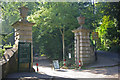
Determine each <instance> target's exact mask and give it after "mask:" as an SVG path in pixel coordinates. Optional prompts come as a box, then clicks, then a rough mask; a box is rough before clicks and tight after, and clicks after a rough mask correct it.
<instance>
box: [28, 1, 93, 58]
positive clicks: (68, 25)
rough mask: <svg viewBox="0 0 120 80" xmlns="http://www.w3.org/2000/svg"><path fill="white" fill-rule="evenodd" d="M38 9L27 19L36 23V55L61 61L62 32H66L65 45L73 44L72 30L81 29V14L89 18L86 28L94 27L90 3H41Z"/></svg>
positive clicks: (34, 35)
mask: <svg viewBox="0 0 120 80" xmlns="http://www.w3.org/2000/svg"><path fill="white" fill-rule="evenodd" d="M85 6H86V7H85ZM38 7H39V10H37V11H36V12H35V13H34V14H33V15H30V16H28V17H27V19H28V20H29V21H31V22H34V23H36V25H35V26H34V27H33V44H34V49H35V50H34V53H41V52H42V53H45V54H46V55H48V56H49V57H51V58H54V59H61V58H62V35H61V34H62V33H61V31H63V30H65V33H64V36H65V45H69V44H70V43H72V42H73V33H72V32H71V30H73V29H76V28H77V27H79V24H78V22H77V19H76V18H77V17H78V16H79V15H80V14H82V15H83V16H85V17H87V19H86V25H85V27H88V28H92V27H91V26H90V25H92V21H93V20H90V18H91V17H93V15H92V16H90V15H91V8H90V7H92V6H91V4H90V3H77V2H76V3H69V2H60V3H58V2H53V3H49V2H44V3H42V2H40V3H39V5H38ZM79 8H81V9H79ZM87 13H90V14H87ZM88 22H89V23H88ZM88 24H89V26H88ZM36 49H37V50H36Z"/></svg>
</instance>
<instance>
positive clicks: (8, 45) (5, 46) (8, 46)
mask: <svg viewBox="0 0 120 80" xmlns="http://www.w3.org/2000/svg"><path fill="white" fill-rule="evenodd" d="M11 47H12V45H11V43H9V44H5V45H4V48H11Z"/></svg>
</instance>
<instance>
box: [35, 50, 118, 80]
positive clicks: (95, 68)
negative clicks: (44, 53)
mask: <svg viewBox="0 0 120 80" xmlns="http://www.w3.org/2000/svg"><path fill="white" fill-rule="evenodd" d="M102 53H104V52H102ZM102 53H101V52H99V53H98V61H97V62H95V63H94V64H92V65H90V66H88V67H87V69H81V70H75V69H57V70H54V69H53V67H52V62H51V61H50V60H48V59H41V58H39V60H38V61H35V62H34V66H33V67H34V69H35V70H36V69H37V67H36V65H35V64H36V63H38V64H39V67H38V68H39V72H38V73H40V74H46V75H50V76H53V77H63V78H76V79H77V78H118V66H116V65H117V64H118V60H117V59H116V60H114V59H115V58H114V59H113V60H112V59H111V57H109V56H104V55H101V54H102ZM105 55H106V54H105ZM107 55H108V54H107ZM116 57H117V56H116ZM105 66H106V67H105Z"/></svg>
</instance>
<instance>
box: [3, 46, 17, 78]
mask: <svg viewBox="0 0 120 80" xmlns="http://www.w3.org/2000/svg"><path fill="white" fill-rule="evenodd" d="M17 56H18V51H17V48H12V49H7V50H6V51H5V53H4V56H3V58H2V78H5V77H6V76H7V74H10V73H14V72H17V65H18V62H17Z"/></svg>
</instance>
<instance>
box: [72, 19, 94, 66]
mask: <svg viewBox="0 0 120 80" xmlns="http://www.w3.org/2000/svg"><path fill="white" fill-rule="evenodd" d="M78 18H79V19H82V18H83V17H78ZM79 24H81V26H80V27H79V28H77V29H76V30H72V32H73V33H74V35H75V37H74V39H75V41H74V43H75V46H74V47H75V63H76V64H77V65H78V64H79V60H80V61H81V62H82V64H83V66H85V65H88V64H90V63H92V62H94V60H95V56H94V51H93V49H92V47H91V45H90V37H89V35H90V30H88V29H86V28H85V27H83V26H82V24H84V22H83V21H81V22H80V21H79Z"/></svg>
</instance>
